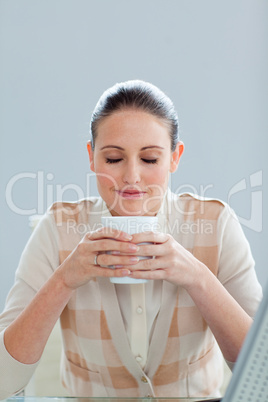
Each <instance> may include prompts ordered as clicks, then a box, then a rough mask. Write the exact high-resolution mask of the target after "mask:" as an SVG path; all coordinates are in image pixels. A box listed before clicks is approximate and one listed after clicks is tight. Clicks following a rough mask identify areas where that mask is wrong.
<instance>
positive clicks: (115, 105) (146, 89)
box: [90, 80, 179, 151]
mask: <svg viewBox="0 0 268 402" xmlns="http://www.w3.org/2000/svg"><path fill="white" fill-rule="evenodd" d="M124 109H136V110H137V109H139V110H142V111H144V112H148V113H150V114H152V115H153V116H156V117H158V118H159V119H162V120H163V121H165V123H166V124H167V126H168V128H169V132H170V139H171V150H172V151H174V150H175V148H176V144H177V142H178V140H179V138H178V137H179V136H178V115H177V113H176V111H175V108H174V105H173V103H172V101H171V100H170V98H169V97H168V96H167V95H166V94H164V92H162V91H161V90H160V89H159V88H157V87H156V86H154V85H153V84H150V83H148V82H145V81H141V80H131V81H126V82H121V83H119V84H115V85H114V86H113V87H111V88H109V89H107V90H106V91H105V92H104V93H103V94H102V96H101V97H100V99H99V101H98V103H97V105H96V107H95V109H94V111H93V114H92V118H91V122H90V128H91V141H92V149H93V150H94V147H95V141H96V137H97V128H98V124H99V123H100V122H101V121H102V120H103V119H105V118H106V117H108V116H110V115H112V114H113V113H114V112H117V111H120V110H124Z"/></svg>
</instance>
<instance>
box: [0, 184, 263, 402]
mask: <svg viewBox="0 0 268 402" xmlns="http://www.w3.org/2000/svg"><path fill="white" fill-rule="evenodd" d="M105 214H109V212H108V211H107V210H105V204H104V202H103V201H102V200H101V199H100V198H97V197H96V198H90V199H87V200H82V201H80V202H79V203H63V204H61V203H56V204H54V205H53V206H52V208H51V209H50V211H49V213H48V215H47V216H46V217H45V218H44V219H47V220H49V221H50V224H49V225H50V226H49V229H47V230H46V231H44V230H42V223H41V224H40V225H39V228H37V235H36V236H37V237H39V243H40V241H42V239H43V241H44V242H45V243H47V247H44V245H40V246H39V249H36V247H35V248H34V244H35V243H36V242H35V241H34V238H33V239H31V240H30V242H29V245H28V246H27V247H26V250H25V252H24V254H23V256H22V261H21V263H20V267H19V269H18V272H17V282H16V284H15V287H14V289H13V291H11V295H10V297H9V301H8V304H7V309H6V312H5V313H4V315H3V316H2V319H1V317H0V327H3V328H5V327H6V326H7V325H8V322H10V321H12V317H13V319H14V316H16V314H17V313H14V304H16V303H15V301H14V300H16V298H17V302H18V299H19V297H18V296H17V294H18V292H19V289H20V290H21V289H22V282H23V283H24V284H27V285H28V286H29V287H30V288H31V289H33V293H34V292H36V291H37V290H38V288H40V286H41V285H42V283H44V281H45V280H46V279H47V278H48V277H49V276H50V275H51V274H52V272H53V270H54V269H56V267H57V266H58V264H59V263H61V262H62V261H63V260H64V259H65V258H66V257H67V256H68V255H69V253H70V252H71V251H72V250H73V249H74V247H75V246H76V245H77V244H78V242H79V241H80V240H81V238H82V237H83V235H84V233H85V232H86V231H88V230H94V229H96V228H97V227H98V225H100V220H101V215H105ZM158 215H159V218H160V222H161V229H162V230H163V231H165V232H169V233H171V234H172V235H173V237H174V238H175V239H176V240H177V241H178V242H179V243H180V244H182V245H183V246H184V247H185V248H187V249H188V250H189V251H191V252H192V253H193V254H194V255H195V256H196V257H197V258H198V259H199V260H201V261H202V262H204V263H205V264H206V265H207V266H208V268H209V269H210V270H211V271H212V272H213V273H214V274H215V275H217V276H218V278H219V280H220V281H221V282H222V283H223V285H224V286H225V287H226V288H227V290H228V291H229V292H230V293H231V294H232V295H233V297H235V298H236V299H237V300H238V302H239V303H240V304H241V305H242V307H243V308H244V309H245V310H246V311H247V312H248V313H249V314H250V315H251V316H253V315H254V312H255V311H256V309H257V306H258V303H259V302H260V299H261V288H260V285H259V284H258V282H257V279H256V275H255V271H254V261H253V259H252V256H251V252H250V248H249V245H248V243H247V241H246V239H245V237H244V235H243V232H242V230H241V228H240V225H239V223H238V222H237V218H236V217H235V216H234V214H233V212H232V211H231V209H230V208H229V207H228V206H227V205H226V204H224V203H222V202H220V201H217V200H208V199H207V200H203V199H201V198H198V197H196V196H192V195H187V194H185V195H182V196H176V195H174V194H172V193H171V192H170V191H168V192H167V195H166V197H165V200H164V202H163V205H162V209H161V211H160V213H159V214H158ZM33 237H34V236H33ZM48 239H49V240H48ZM49 242H50V245H48V243H49ZM39 243H38V244H39ZM35 246H36V244H35ZM33 254H34V255H33ZM56 256H57V257H56ZM56 259H57V261H56ZM37 261H38V264H39V267H38V272H39V275H35V276H34V278H33V275H32V273H33V270H36V262H37ZM40 261H41V262H40ZM33 264H35V266H34V265H33ZM124 286H125V285H124ZM132 286H135V285H132ZM23 303H26V301H25V300H24V301H23ZM23 303H22V304H23ZM12 306H13V311H12ZM21 308H22V306H19V307H18V308H17V310H16V311H17V312H18V310H19V309H21ZM219 314H220V312H219ZM222 319H224V317H223V318H222ZM60 321H61V327H62V334H63V345H64V353H63V359H62V380H63V383H64V385H65V386H66V388H67V389H68V390H69V392H70V394H71V395H76V396H88V397H89V396H94V397H97V396H101V397H105V396H109V397H113V396H118V397H120V396H121V397H126V396H128V397H131V396H133V397H138V396H139V397H143V396H148V395H149V396H158V397H168V396H172V397H180V396H181V397H187V396H192V397H195V396H204V397H205V396H213V395H214V396H217V395H218V390H219V388H220V386H221V382H222V365H221V364H219V361H220V360H219V355H218V349H217V347H216V343H215V339H214V337H213V334H212V333H211V331H210V329H209V328H208V326H207V324H206V322H205V321H204V319H203V318H202V316H201V315H200V313H199V311H198V309H197V307H196V306H195V305H194V303H193V301H192V299H191V298H190V297H189V295H188V294H187V292H186V291H185V290H184V289H182V288H178V287H177V286H175V285H172V284H170V283H168V282H166V281H163V282H162V304H161V308H160V311H159V315H158V317H157V320H156V323H155V327H154V333H153V336H152V339H151V342H150V345H149V352H148V359H147V363H146V366H145V367H144V369H142V368H141V366H140V365H139V364H138V362H137V361H136V360H135V357H134V356H133V354H132V352H131V348H130V345H129V341H128V337H127V334H126V330H125V327H124V323H123V320H122V315H121V312H120V307H119V304H118V300H117V296H116V292H115V287H114V285H113V284H112V283H110V281H109V280H108V279H105V278H97V279H95V280H92V281H90V282H89V283H87V284H86V285H84V286H82V287H80V288H79V289H78V290H77V291H76V292H75V294H74V296H73V297H72V298H71V299H70V301H69V303H68V304H67V306H66V308H65V309H64V311H63V313H62V315H61V318H60ZM3 350H4V344H3V342H2V343H1V342H0V360H1V358H2V357H4V358H5V362H6V364H9V365H10V367H11V366H12V367H14V368H15V367H16V372H17V373H19V371H20V369H21V366H20V365H21V363H18V362H14V361H12V362H11V357H8V356H7V351H3ZM1 354H2V355H1ZM13 360H14V359H13ZM16 363H17V365H16ZM22 366H27V369H28V370H29V373H30V367H31V368H32V372H33V371H34V369H35V365H22ZM29 366H30V367H29ZM21 371H22V370H21ZM29 373H28V374H27V375H26V376H25V377H27V378H24V381H28V380H29V378H30V377H29ZM12 377H13V378H14V373H13V376H12ZM20 381H21V382H22V379H21V380H20ZM3 384H4V382H3ZM24 385H25V383H24V384H22V383H21V384H20V382H19V381H18V382H17V383H16V381H13V382H12V384H9V385H5V386H6V387H7V389H6V393H9V394H10V393H12V392H15V391H17V390H18V389H19V388H20V387H23V386H24ZM12 386H13V389H11V388H10V389H9V388H8V387H12ZM1 387H2V380H1V363H0V389H1ZM0 395H1V394H0Z"/></svg>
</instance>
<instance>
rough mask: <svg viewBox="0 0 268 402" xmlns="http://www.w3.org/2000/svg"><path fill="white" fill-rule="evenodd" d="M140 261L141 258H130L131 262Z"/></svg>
mask: <svg viewBox="0 0 268 402" xmlns="http://www.w3.org/2000/svg"><path fill="white" fill-rule="evenodd" d="M139 260H140V259H139V257H130V261H131V262H138V261H139Z"/></svg>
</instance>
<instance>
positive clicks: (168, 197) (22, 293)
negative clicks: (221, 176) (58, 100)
mask: <svg viewBox="0 0 268 402" xmlns="http://www.w3.org/2000/svg"><path fill="white" fill-rule="evenodd" d="M91 134H92V138H91V142H89V143H88V152H89V159H90V167H91V170H92V171H94V172H95V173H96V178H97V184H98V191H99V194H100V197H92V198H89V199H87V200H82V201H79V202H76V203H56V204H54V205H53V206H52V207H51V208H50V210H49V211H48V213H47V214H46V215H45V217H44V218H43V220H42V222H41V223H40V225H39V226H38V228H37V229H36V230H35V232H34V234H33V236H32V238H31V239H30V241H29V243H28V245H27V246H26V249H25V251H24V253H23V255H22V259H21V261H20V265H19V268H18V270H17V273H16V281H15V284H14V286H13V288H12V290H11V292H10V294H9V297H8V300H7V304H6V308H5V311H4V313H3V314H2V316H1V319H0V326H1V329H2V332H1V339H0V356H1V357H0V361H1V363H0V365H1V367H0V371H2V373H1V375H0V389H1V390H2V392H1V396H2V397H4V396H7V395H10V394H12V393H15V392H17V391H19V390H20V389H22V388H23V387H24V386H25V385H26V383H27V382H28V380H29V379H30V377H31V375H32V374H33V372H34V370H35V368H36V366H37V364H38V361H39V359H40V357H41V355H42V352H43V349H44V346H45V344H46V341H47V339H48V337H49V334H50V332H51V330H52V329H53V326H54V325H55V323H56V321H57V319H58V318H59V317H60V320H61V327H62V334H63V345H64V354H63V365H62V379H63V384H64V385H65V387H66V388H67V389H68V391H69V392H70V394H72V395H76V396H102V397H104V396H137V397H138V396H140V397H143V396H159V397H161V396H163V397H168V396H172V397H179V396H183V397H186V396H217V395H219V388H220V386H221V381H222V365H221V360H220V356H219V353H218V349H217V347H216V342H217V343H218V345H219V347H220V349H221V351H222V353H223V356H224V358H225V359H226V361H227V362H229V364H230V366H232V364H233V363H234V362H235V361H236V359H237V356H238V353H239V351H240V348H241V346H242V343H243V341H244V339H245V336H246V334H247V332H248V330H249V328H250V326H251V323H252V317H253V315H254V313H255V311H256V309H257V306H258V303H259V302H260V299H261V288H260V285H259V283H258V281H257V278H256V274H255V271H254V262H253V259H252V256H251V252H250V249H249V245H248V243H247V241H246V239H245V237H244V235H243V233H242V230H241V228H240V226H239V223H238V221H237V219H235V217H234V215H233V213H232V211H231V210H230V208H229V207H228V206H227V205H226V204H224V203H223V202H220V201H218V200H206V199H201V198H200V197H198V196H195V195H190V194H184V195H181V196H176V195H175V194H172V193H171V192H170V190H169V189H168V178H169V174H170V173H173V172H175V171H176V169H177V167H178V164H179V160H180V157H181V155H182V153H183V149H184V146H183V143H182V142H180V141H179V140H178V119H177V115H176V112H175V110H174V107H173V104H172V102H171V101H170V99H169V98H168V97H167V96H166V95H164V94H163V93H162V92H161V91H160V90H159V89H158V88H156V87H154V86H153V85H151V84H148V83H145V82H142V81H128V82H125V83H121V84H117V85H115V86H114V87H112V88H110V89H109V90H108V91H106V92H105V93H104V94H103V95H102V97H101V98H100V100H99V102H98V104H97V106H96V108H95V111H94V113H93V116H92V120H91ZM110 214H111V215H157V216H158V218H159V223H160V227H161V230H160V231H159V232H157V233H154V232H146V233H140V234H136V235H133V236H129V235H127V234H126V233H123V232H120V231H116V230H114V229H107V228H101V229H100V228H98V226H99V224H100V221H101V216H103V215H110ZM200 223H202V227H201V226H200V227H199V229H198V230H196V228H197V227H198V225H199V224H200ZM81 224H83V225H84V226H85V225H87V226H86V227H87V230H86V231H85V233H84V234H81V230H78V229H79V228H81ZM96 228H98V229H96ZM202 228H203V229H202ZM142 242H151V243H154V244H146V245H140V246H137V244H138V243H142ZM106 251H112V252H111V253H110V254H106V253H105V252H106ZM137 255H142V256H154V257H155V258H153V259H145V260H139V259H138V257H137ZM107 265H113V266H114V268H115V269H114V270H111V269H110V268H105V267H103V266H107ZM112 276H117V277H122V276H131V277H133V278H145V279H149V281H148V282H147V283H146V284H139V285H114V284H112V283H111V282H110V281H109V277H112ZM11 372H12V375H11Z"/></svg>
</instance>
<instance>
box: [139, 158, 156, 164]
mask: <svg viewBox="0 0 268 402" xmlns="http://www.w3.org/2000/svg"><path fill="white" fill-rule="evenodd" d="M142 160H143V162H145V163H157V162H158V160H157V159H145V158H142Z"/></svg>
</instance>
